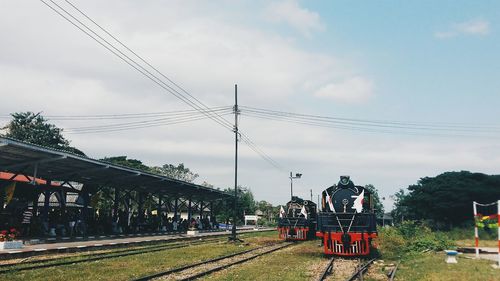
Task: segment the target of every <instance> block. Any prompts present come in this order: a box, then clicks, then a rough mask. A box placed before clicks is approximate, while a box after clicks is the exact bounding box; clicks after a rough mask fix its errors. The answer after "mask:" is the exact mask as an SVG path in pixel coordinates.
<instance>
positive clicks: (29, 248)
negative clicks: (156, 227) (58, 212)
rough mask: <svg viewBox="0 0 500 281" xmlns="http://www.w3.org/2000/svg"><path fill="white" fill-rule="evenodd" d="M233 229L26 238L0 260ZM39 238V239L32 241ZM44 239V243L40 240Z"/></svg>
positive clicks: (187, 237) (220, 233)
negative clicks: (18, 246)
mask: <svg viewBox="0 0 500 281" xmlns="http://www.w3.org/2000/svg"><path fill="white" fill-rule="evenodd" d="M269 230H273V228H259V229H258V230H256V229H254V228H248V227H244V228H238V233H239V234H240V233H248V232H254V231H269ZM230 234H231V231H230V230H225V229H219V230H208V231H200V232H199V233H198V234H196V235H187V234H186V232H182V233H180V232H176V233H173V232H170V233H143V234H121V235H109V236H88V237H86V238H83V237H76V238H74V239H69V238H67V239H65V237H63V238H60V239H54V238H48V239H46V240H40V241H33V240H30V241H27V242H30V243H27V244H25V246H24V247H23V248H22V249H5V250H0V260H8V259H17V258H26V257H31V256H37V255H46V254H55V253H74V252H83V251H95V250H105V249H111V248H120V247H130V246H132V245H133V246H139V245H149V244H156V243H159V242H162V241H182V240H190V239H197V238H198V239H199V238H203V237H217V236H229V235H230ZM32 242H36V243H32ZM38 242H41V243H38Z"/></svg>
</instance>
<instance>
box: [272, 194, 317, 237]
mask: <svg viewBox="0 0 500 281" xmlns="http://www.w3.org/2000/svg"><path fill="white" fill-rule="evenodd" d="M316 216H317V206H316V204H315V203H314V202H312V201H310V200H303V199H301V198H299V197H297V196H293V197H292V200H291V201H289V202H288V203H287V204H286V210H285V208H283V207H281V209H280V217H279V219H278V233H279V237H280V239H283V240H308V239H314V234H315V231H316Z"/></svg>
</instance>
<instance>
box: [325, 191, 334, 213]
mask: <svg viewBox="0 0 500 281" xmlns="http://www.w3.org/2000/svg"><path fill="white" fill-rule="evenodd" d="M326 201H327V202H328V205H329V206H330V211H332V212H335V208H334V207H333V203H332V197H330V194H328V191H327V192H326Z"/></svg>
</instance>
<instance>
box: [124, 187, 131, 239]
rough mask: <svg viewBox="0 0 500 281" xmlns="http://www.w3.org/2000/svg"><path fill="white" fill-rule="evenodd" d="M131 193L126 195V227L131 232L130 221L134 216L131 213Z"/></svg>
mask: <svg viewBox="0 0 500 281" xmlns="http://www.w3.org/2000/svg"><path fill="white" fill-rule="evenodd" d="M130 211H131V210H130V193H127V194H126V195H125V215H126V217H127V221H126V226H127V228H128V229H129V230H130V219H131V217H132V214H131V213H130Z"/></svg>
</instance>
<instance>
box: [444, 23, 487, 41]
mask: <svg viewBox="0 0 500 281" xmlns="http://www.w3.org/2000/svg"><path fill="white" fill-rule="evenodd" d="M489 33H490V23H489V22H488V21H485V20H482V19H476V20H470V21H466V22H461V23H454V24H452V25H451V27H450V28H449V30H447V31H437V32H435V33H434V37H436V38H438V39H447V38H453V37H456V36H459V35H476V36H486V35H488V34H489Z"/></svg>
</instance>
